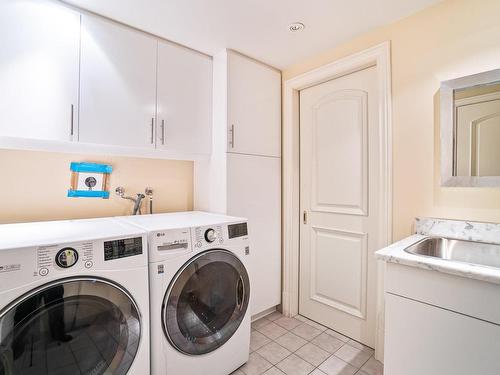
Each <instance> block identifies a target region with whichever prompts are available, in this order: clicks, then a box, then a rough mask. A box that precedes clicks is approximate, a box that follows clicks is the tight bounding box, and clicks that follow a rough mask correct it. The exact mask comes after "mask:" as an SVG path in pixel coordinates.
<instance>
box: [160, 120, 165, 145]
mask: <svg viewBox="0 0 500 375" xmlns="http://www.w3.org/2000/svg"><path fill="white" fill-rule="evenodd" d="M161 144H162V145H164V144H165V120H161Z"/></svg>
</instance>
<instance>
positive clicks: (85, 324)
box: [0, 278, 141, 375]
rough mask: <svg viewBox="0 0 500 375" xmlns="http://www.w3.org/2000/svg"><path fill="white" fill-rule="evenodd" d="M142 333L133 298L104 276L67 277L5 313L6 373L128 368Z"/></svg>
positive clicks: (1, 339)
mask: <svg viewBox="0 0 500 375" xmlns="http://www.w3.org/2000/svg"><path fill="white" fill-rule="evenodd" d="M140 336H141V327H140V316H139V311H138V309H137V306H136V304H135V303H134V301H133V300H132V298H131V297H130V296H129V295H128V294H127V293H126V292H125V291H124V290H123V289H121V288H120V287H118V286H117V285H115V284H113V283H111V282H109V281H106V280H102V279H86V278H78V279H66V280H64V281H59V282H57V283H51V284H48V285H46V286H44V287H42V288H40V289H37V290H34V291H32V292H30V293H28V294H27V295H25V296H23V297H22V298H20V299H19V300H18V301H15V302H14V303H12V304H11V305H9V306H8V307H7V308H5V309H4V310H3V311H2V312H1V313H0V375H23V374H30V375H31V374H36V375H50V374H58V375H75V374H88V375H99V374H126V373H127V371H128V369H129V367H130V366H131V364H132V361H133V360H134V357H135V355H136V353H137V348H138V346H139V340H140Z"/></svg>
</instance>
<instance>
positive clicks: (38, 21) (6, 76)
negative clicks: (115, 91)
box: [0, 0, 80, 141]
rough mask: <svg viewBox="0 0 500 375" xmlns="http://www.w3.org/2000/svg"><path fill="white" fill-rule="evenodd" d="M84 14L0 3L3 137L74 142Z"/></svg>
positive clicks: (44, 4)
mask: <svg viewBox="0 0 500 375" xmlns="http://www.w3.org/2000/svg"><path fill="white" fill-rule="evenodd" d="M79 43H80V14H78V13H77V12H75V11H73V10H71V9H68V8H66V7H62V6H60V5H58V4H56V3H54V2H52V1H46V0H24V1H18V0H2V1H0V136H7V137H16V138H31V139H38V140H40V139H42V140H57V141H70V140H72V138H73V137H72V133H73V132H74V131H75V129H76V126H77V117H78V116H77V113H78V112H77V111H78V107H77V106H78V59H79Z"/></svg>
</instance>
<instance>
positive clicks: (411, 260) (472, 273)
mask: <svg viewBox="0 0 500 375" xmlns="http://www.w3.org/2000/svg"><path fill="white" fill-rule="evenodd" d="M416 232H417V233H416V234H414V235H412V236H409V237H407V238H405V239H403V240H401V241H398V242H395V243H393V244H392V245H390V246H387V247H385V248H383V249H380V250H378V251H377V252H376V253H375V255H376V257H377V259H379V260H383V261H386V262H390V263H397V264H403V265H406V266H411V267H418V268H422V269H426V270H430V271H437V272H443V273H447V274H451V275H456V276H461V277H466V278H470V279H476V280H481V281H486V282H491V283H495V284H500V268H495V267H488V266H483V265H478V264H472V263H466V262H459V261H453V260H445V259H440V258H435V257H430V256H423V255H416V254H411V253H408V252H406V251H405V250H404V249H405V248H407V247H408V246H411V245H413V244H414V243H417V242H418V241H420V240H422V239H424V238H426V237H432V236H434V237H435V236H442V237H448V238H455V239H462V240H469V241H482V242H488V243H495V244H500V224H492V223H478V222H470V221H458V220H444V219H432V218H417V219H416Z"/></svg>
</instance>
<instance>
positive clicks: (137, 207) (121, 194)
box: [115, 186, 146, 215]
mask: <svg viewBox="0 0 500 375" xmlns="http://www.w3.org/2000/svg"><path fill="white" fill-rule="evenodd" d="M115 193H116V195H118V196H119V197H120V198H123V199H128V200H130V201H132V202H134V209H133V211H132V215H137V214H139V215H141V214H142V212H141V206H142V200H143V199H144V198H146V196H145V195H144V194H142V193H137V198H132V197H128V196H126V195H125V189H124V188H123V187H121V186H118V187H117V188H116V189H115Z"/></svg>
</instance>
